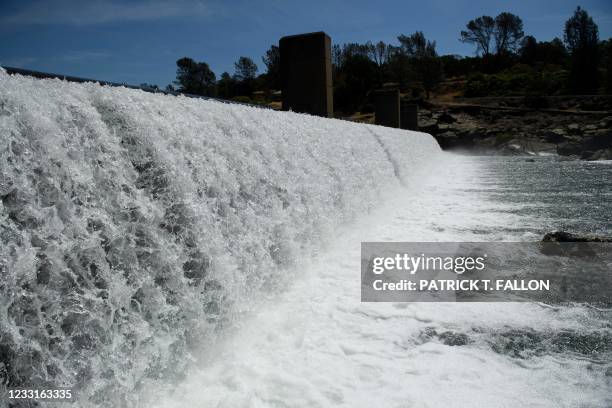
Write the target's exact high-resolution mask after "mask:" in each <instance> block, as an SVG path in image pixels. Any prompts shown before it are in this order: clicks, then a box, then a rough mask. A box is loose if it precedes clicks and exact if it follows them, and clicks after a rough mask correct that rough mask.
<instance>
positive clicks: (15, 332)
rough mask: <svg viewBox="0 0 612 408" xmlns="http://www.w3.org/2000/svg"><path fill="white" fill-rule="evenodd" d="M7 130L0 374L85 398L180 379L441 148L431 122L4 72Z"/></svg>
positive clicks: (0, 164)
mask: <svg viewBox="0 0 612 408" xmlns="http://www.w3.org/2000/svg"><path fill="white" fill-rule="evenodd" d="M0 135H1V137H0V198H1V204H0V244H1V246H0V378H1V380H2V383H3V384H5V385H10V386H23V387H28V388H42V387H53V386H56V387H57V386H67V387H73V389H75V390H76V393H77V395H79V398H80V400H79V404H80V406H135V404H136V403H137V402H136V401H137V400H138V398H140V397H139V393H140V392H141V391H142V389H143V387H144V385H145V384H149V383H151V382H152V383H153V384H165V385H168V384H171V383H173V381H177V379H180V378H181V373H183V372H184V371H185V369H186V367H187V366H188V365H189V363H190V362H191V361H192V360H193V359H195V358H196V357H197V356H193V355H192V353H191V350H193V349H194V348H195V347H197V348H202V347H204V348H206V345H207V344H209V343H208V342H210V344H213V343H214V342H215V341H218V337H219V336H221V337H222V334H221V335H220V334H219V333H223V330H224V327H226V326H228V325H229V326H231V325H232V324H233V322H235V321H236V320H238V318H239V317H240V316H242V315H243V314H244V313H245V311H248V310H249V309H251V308H252V307H253V305H256V304H258V303H259V301H260V299H261V298H262V297H265V296H267V294H270V293H272V294H273V293H279V292H282V291H283V290H284V288H286V287H287V286H288V285H289V284H290V283H291V278H292V277H294V276H295V274H296V273H298V272H299V269H296V265H299V264H301V263H300V262H301V260H303V259H310V258H311V257H312V256H313V255H315V254H316V253H317V252H318V251H319V250H321V249H322V248H324V247H325V245H326V242H329V240H330V239H331V238H332V237H333V236H334V234H335V231H337V229H338V228H339V227H342V226H344V225H350V224H351V223H352V222H354V221H355V219H356V218H357V217H358V216H359V215H362V214H365V213H367V212H368V211H370V210H372V209H373V208H376V207H378V206H379V205H380V202H381V201H384V200H385V197H387V196H388V195H389V194H391V193H393V192H394V191H396V190H397V189H400V188H403V187H402V186H407V185H410V183H411V181H410V180H411V179H412V178H413V177H415V175H416V174H418V173H419V172H423V171H425V170H426V169H427V167H428V165H429V163H430V162H432V161H433V162H435V161H436V157H438V156H439V155H440V154H441V153H440V149H439V147H438V145H437V143H436V142H435V141H434V140H433V138H431V137H430V136H428V135H424V134H418V133H411V134H407V133H406V132H405V131H400V130H393V129H386V128H381V127H375V126H368V125H360V124H354V123H350V122H345V121H338V120H327V119H321V118H316V117H310V116H306V115H299V114H294V113H281V112H275V111H272V110H264V109H257V108H252V107H246V106H239V105H229V104H223V103H219V102H213V101H205V100H198V99H189V98H183V97H171V96H165V95H155V94H150V93H144V92H141V91H135V90H128V89H122V88H110V87H101V86H99V85H96V84H73V83H68V82H63V81H60V80H37V79H32V78H27V77H21V76H9V75H7V74H6V73H5V72H3V71H0ZM215 339H217V340H215ZM52 404H55V405H54V406H57V403H52Z"/></svg>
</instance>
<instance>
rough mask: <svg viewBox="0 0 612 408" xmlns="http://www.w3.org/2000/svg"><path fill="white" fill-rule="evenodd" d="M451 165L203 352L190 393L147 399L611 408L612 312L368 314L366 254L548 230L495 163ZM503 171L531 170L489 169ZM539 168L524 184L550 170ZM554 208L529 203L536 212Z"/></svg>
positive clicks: (176, 404) (341, 236)
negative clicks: (392, 245)
mask: <svg viewBox="0 0 612 408" xmlns="http://www.w3.org/2000/svg"><path fill="white" fill-rule="evenodd" d="M443 159H444V166H440V167H438V168H437V169H435V172H433V173H432V174H431V175H430V176H429V177H427V178H423V179H422V180H421V183H415V184H413V185H411V186H410V188H409V189H406V190H403V191H402V190H398V194H397V196H396V197H395V198H394V199H392V200H390V201H389V202H387V203H385V205H384V206H383V207H382V208H381V209H379V210H377V211H374V212H372V213H371V214H370V215H368V216H365V217H362V218H361V219H360V220H359V221H358V222H356V223H355V224H353V225H352V226H350V227H349V228H343V229H341V230H340V231H339V233H338V235H337V237H336V239H335V240H334V242H333V244H331V245H330V246H329V248H328V249H327V250H326V251H325V253H323V254H321V255H320V256H319V257H318V259H317V260H316V261H315V262H313V263H312V264H310V265H302V266H299V267H297V268H298V269H299V270H300V272H301V273H300V276H301V277H300V278H299V279H296V281H295V283H294V285H293V286H292V287H291V288H290V289H289V290H287V291H285V292H283V293H282V294H280V295H278V296H277V297H274V298H272V299H269V301H268V302H266V304H264V305H262V306H261V307H260V308H258V309H257V310H255V311H253V313H251V315H250V316H248V317H245V319H243V321H242V322H240V324H238V325H236V327H234V328H233V330H229V331H227V332H226V334H225V337H224V340H223V342H220V343H218V344H216V345H215V346H214V347H213V348H208V349H204V350H201V352H200V361H198V362H196V363H195V364H194V367H193V368H192V369H191V370H190V371H189V373H188V375H187V378H186V380H185V381H184V382H183V383H182V384H180V385H179V386H172V387H168V388H165V389H161V390H149V394H148V396H150V397H151V398H150V399H146V398H145V400H144V403H143V406H147V404H152V405H153V406H154V407H157V408H180V407H187V406H188V407H193V408H205V407H228V408H229V407H232V408H233V407H304V408H306V407H331V406H337V407H347V408H349V407H350V408H353V407H363V408H367V407H377V406H380V407H393V408H407V407H432V408H435V407H465V408H473V407H482V408H489V407H518V406H521V407H550V408H559V407H567V408H576V407H583V408H587V407H589V408H594V407H601V408H605V407H609V406H611V405H612V399H611V394H610V392H609V390H610V389H612V364H611V361H612V359H611V357H612V327H611V326H610V321H611V318H612V310H597V309H595V308H591V307H588V306H585V305H575V306H552V305H544V304H535V303H475V304H466V303H398V304H393V303H361V302H360V259H361V258H360V243H361V242H362V241H389V240H391V241H451V242H452V241H467V242H469V241H522V240H534V239H540V238H541V236H542V233H543V232H544V231H546V230H545V228H547V225H546V224H547V217H546V216H543V215H542V214H541V211H534V212H533V214H530V215H528V214H526V213H524V212H523V211H518V212H517V211H516V207H515V206H513V205H510V204H509V202H510V200H506V201H496V200H494V199H492V198H493V197H492V196H495V195H496V192H497V191H498V190H500V189H501V190H505V189H506V188H509V185H513V184H515V183H516V182H515V181H513V180H510V181H509V182H508V183H506V182H505V180H506V181H508V180H509V178H508V179H506V178H504V177H500V176H501V173H493V172H491V171H490V170H491V168H490V166H489V165H488V162H487V161H488V159H486V158H485V159H483V158H469V157H460V156H454V155H450V154H447V155H444V158H443ZM505 160H507V161H509V162H516V161H521V160H524V159H521V158H512V159H493V160H490V162H491V163H493V165H494V167H495V166H498V165H499V163H500V162H503V161H505ZM529 165H530V166H533V167H531V168H528V169H527V173H530V172H532V171H533V170H534V169H537V171H538V172H540V173H545V171H546V170H547V168H546V166H545V163H544V162H542V163H534V164H529ZM548 165H549V166H550V167H549V168H548V170H551V169H555V166H556V165H557V164H555V163H548ZM576 165H578V166H580V164H576ZM610 169H611V170H612V167H611V168H610ZM511 174H514V175H515V179H517V178H521V177H524V174H526V173H517V172H516V171H509V173H508V176H510V175H511ZM591 175H592V174H591ZM599 181H601V180H597V182H599ZM520 183H522V180H519V184H520ZM558 183H560V182H558ZM494 184H495V185H496V186H497V188H492V185H494ZM551 184H554V183H553V182H551V183H549V185H547V186H546V188H547V189H549V190H550V189H551ZM589 191H590V192H591V193H592V194H595V192H596V191H597V189H596V188H593V189H592V190H589ZM601 191H602V193H604V194H608V191H607V190H605V189H602V190H601ZM599 199H601V197H599ZM547 200H548V197H546V196H545V195H544V194H540V195H538V197H534V198H532V199H531V200H524V201H526V202H527V201H529V203H530V205H531V206H532V208H540V207H542V206H547V203H546V202H547ZM518 205H523V203H518ZM560 207H563V205H560ZM565 209H569V207H567V208H565ZM577 213H578V214H583V211H582V209H581V208H578V209H577ZM601 216H603V217H604V218H603V220H607V219H608V214H607V212H606V211H601ZM593 219H596V217H595V216H594V217H593ZM587 225H588V224H587ZM601 225H604V224H603V223H602V224H601ZM538 231H539V232H538ZM156 391H157V392H156Z"/></svg>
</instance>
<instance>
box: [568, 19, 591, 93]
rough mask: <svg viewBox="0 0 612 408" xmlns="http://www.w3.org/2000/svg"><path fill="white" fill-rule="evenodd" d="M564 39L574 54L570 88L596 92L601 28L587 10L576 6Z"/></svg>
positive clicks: (575, 90)
mask: <svg viewBox="0 0 612 408" xmlns="http://www.w3.org/2000/svg"><path fill="white" fill-rule="evenodd" d="M564 40H565V44H566V45H567V48H568V49H569V51H570V54H571V56H572V67H571V71H570V77H569V88H570V91H572V92H574V93H580V94H585V93H594V92H596V91H597V87H598V72H597V65H598V63H599V49H598V42H599V28H598V27H597V24H595V22H594V21H593V19H592V18H591V17H590V16H589V14H588V13H587V12H586V10H583V9H581V8H580V7H578V8H576V11H574V15H573V16H572V17H571V18H570V19H569V20H567V21H566V22H565V31H564Z"/></svg>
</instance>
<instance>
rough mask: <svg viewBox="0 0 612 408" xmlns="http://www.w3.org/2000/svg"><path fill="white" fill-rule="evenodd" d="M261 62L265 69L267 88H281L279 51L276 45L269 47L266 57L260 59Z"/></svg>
mask: <svg viewBox="0 0 612 408" xmlns="http://www.w3.org/2000/svg"><path fill="white" fill-rule="evenodd" d="M262 61H263V63H264V65H265V66H266V68H267V72H266V83H267V85H268V87H270V88H272V89H279V88H280V87H281V71H280V49H279V48H278V47H277V46H276V45H272V46H270V49H269V50H268V51H266V55H264V56H263V57H262Z"/></svg>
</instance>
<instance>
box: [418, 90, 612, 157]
mask: <svg viewBox="0 0 612 408" xmlns="http://www.w3.org/2000/svg"><path fill="white" fill-rule="evenodd" d="M534 105H535V106H534ZM611 105H612V97H608V96H593V97H556V98H548V99H545V98H541V99H530V98H527V97H523V98H479V99H478V100H473V99H472V100H469V99H467V98H465V99H464V100H459V101H456V102H455V101H454V102H453V103H446V104H432V103H426V102H421V103H420V109H419V130H420V131H422V132H427V133H430V134H431V135H433V136H434V137H435V138H436V139H437V140H438V143H440V146H441V147H442V148H443V149H445V150H464V151H468V152H470V153H473V154H490V153H491V152H494V153H496V154H504V155H525V154H530V155H560V156H565V157H567V158H571V159H584V160H612V107H611ZM585 108H586V109H585Z"/></svg>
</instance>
